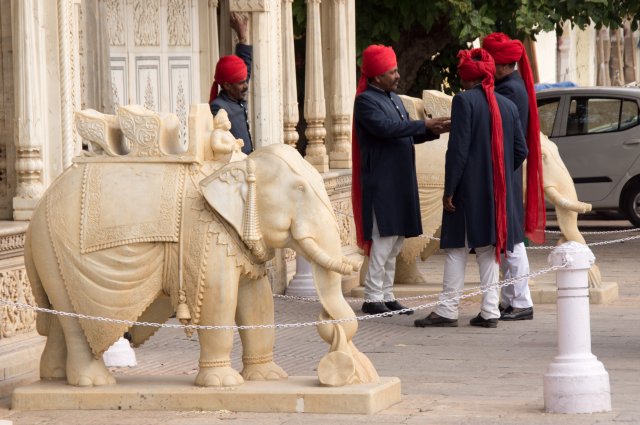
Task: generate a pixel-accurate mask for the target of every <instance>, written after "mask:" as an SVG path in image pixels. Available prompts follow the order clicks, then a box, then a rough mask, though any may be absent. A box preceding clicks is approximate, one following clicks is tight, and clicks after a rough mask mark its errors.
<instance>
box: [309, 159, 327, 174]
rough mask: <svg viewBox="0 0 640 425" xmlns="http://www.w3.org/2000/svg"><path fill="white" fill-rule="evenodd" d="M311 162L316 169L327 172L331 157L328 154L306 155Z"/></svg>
mask: <svg viewBox="0 0 640 425" xmlns="http://www.w3.org/2000/svg"><path fill="white" fill-rule="evenodd" d="M304 159H306V160H307V161H308V162H309V164H311V165H313V166H314V167H315V169H316V170H318V172H320V173H326V172H327V171H329V157H328V156H327V155H318V156H309V155H307V156H305V157H304Z"/></svg>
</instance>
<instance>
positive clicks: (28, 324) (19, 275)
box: [0, 235, 36, 339]
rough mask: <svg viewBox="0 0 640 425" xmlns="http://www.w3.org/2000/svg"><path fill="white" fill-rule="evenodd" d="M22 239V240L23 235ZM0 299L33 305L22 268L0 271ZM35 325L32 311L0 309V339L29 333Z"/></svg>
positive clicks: (6, 307) (34, 313) (3, 307)
mask: <svg viewBox="0 0 640 425" xmlns="http://www.w3.org/2000/svg"><path fill="white" fill-rule="evenodd" d="M15 236H18V235H15ZM22 237H23V240H24V235H22ZM3 242H4V240H3ZM0 298H2V299H4V300H10V301H14V302H19V303H25V304H30V305H35V299H34V298H33V294H32V293H31V287H30V286H29V282H28V280H27V273H26V272H25V270H24V268H20V269H15V270H4V271H0ZM35 324H36V312H35V311H33V310H25V309H16V308H13V307H10V306H7V305H3V306H2V307H1V309H0V339H1V338H8V337H11V336H14V335H17V334H20V333H26V332H30V331H32V330H34V329H35Z"/></svg>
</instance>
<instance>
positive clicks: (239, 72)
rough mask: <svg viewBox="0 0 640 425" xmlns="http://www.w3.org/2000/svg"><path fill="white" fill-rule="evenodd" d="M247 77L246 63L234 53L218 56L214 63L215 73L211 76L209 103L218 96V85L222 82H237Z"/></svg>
mask: <svg viewBox="0 0 640 425" xmlns="http://www.w3.org/2000/svg"><path fill="white" fill-rule="evenodd" d="M246 79H247V64H246V63H244V61H243V60H242V59H241V58H240V57H238V56H236V55H228V56H223V57H221V58H220V60H219V61H218V63H217V64H216V73H215V75H214V77H213V84H212V85H211V92H210V93H209V103H211V102H213V101H214V99H215V98H216V97H218V86H219V85H220V84H222V83H239V82H240V81H244V80H246Z"/></svg>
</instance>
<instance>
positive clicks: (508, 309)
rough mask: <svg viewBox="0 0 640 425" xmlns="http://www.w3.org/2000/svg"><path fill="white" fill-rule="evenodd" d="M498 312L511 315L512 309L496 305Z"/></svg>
mask: <svg viewBox="0 0 640 425" xmlns="http://www.w3.org/2000/svg"><path fill="white" fill-rule="evenodd" d="M498 310H500V314H502V313H511V310H513V307H511V306H510V305H508V306H506V307H505V306H504V305H502V304H498Z"/></svg>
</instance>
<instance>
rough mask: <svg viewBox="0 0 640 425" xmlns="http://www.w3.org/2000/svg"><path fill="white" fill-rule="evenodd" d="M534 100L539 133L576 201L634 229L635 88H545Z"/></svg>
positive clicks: (637, 206) (637, 170) (638, 163)
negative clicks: (620, 216) (550, 145)
mask: <svg viewBox="0 0 640 425" xmlns="http://www.w3.org/2000/svg"><path fill="white" fill-rule="evenodd" d="M537 100H538V112H539V114H540V131H542V132H543V133H544V134H546V135H548V136H549V138H550V139H551V140H553V141H554V142H555V143H556V144H557V145H558V150H559V151H560V156H561V157H562V160H563V161H564V163H565V165H566V166H567V169H568V170H569V173H570V174H571V177H573V182H574V184H575V187H576V191H577V192H578V199H580V200H581V201H583V202H589V203H591V204H592V205H593V208H594V209H600V210H603V209H617V210H619V211H621V212H622V213H624V214H625V215H626V217H627V218H628V219H629V221H631V223H633V224H634V225H635V226H636V227H640V88H627V87H590V88H583V87H571V88H559V89H547V90H542V91H540V92H538V93H537Z"/></svg>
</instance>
